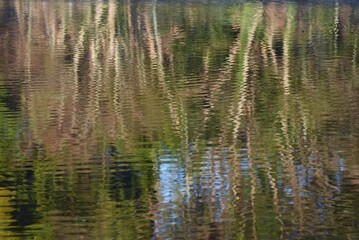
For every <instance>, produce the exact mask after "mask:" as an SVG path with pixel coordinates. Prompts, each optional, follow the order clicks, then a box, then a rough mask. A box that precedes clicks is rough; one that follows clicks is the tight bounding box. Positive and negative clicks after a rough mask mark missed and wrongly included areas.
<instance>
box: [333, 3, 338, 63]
mask: <svg viewBox="0 0 359 240" xmlns="http://www.w3.org/2000/svg"><path fill="white" fill-rule="evenodd" d="M338 37H339V1H338V0H335V15H334V56H337V53H338Z"/></svg>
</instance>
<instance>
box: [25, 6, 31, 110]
mask: <svg viewBox="0 0 359 240" xmlns="http://www.w3.org/2000/svg"><path fill="white" fill-rule="evenodd" d="M27 5H28V9H27V11H28V19H27V36H26V46H25V48H26V49H25V51H26V56H25V83H26V87H27V89H28V90H27V91H26V92H27V93H28V96H26V97H25V98H26V99H25V101H26V102H31V100H32V83H31V75H32V74H31V49H32V48H31V45H32V1H28V2H27ZM29 114H30V113H29Z"/></svg>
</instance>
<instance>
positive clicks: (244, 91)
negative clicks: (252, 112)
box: [231, 6, 263, 145]
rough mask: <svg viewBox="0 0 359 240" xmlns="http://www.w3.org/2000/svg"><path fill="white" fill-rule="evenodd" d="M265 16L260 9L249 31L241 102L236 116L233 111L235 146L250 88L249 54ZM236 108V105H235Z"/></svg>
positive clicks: (241, 87)
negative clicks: (259, 25) (259, 24)
mask: <svg viewBox="0 0 359 240" xmlns="http://www.w3.org/2000/svg"><path fill="white" fill-rule="evenodd" d="M262 14H263V6H261V7H259V8H258V10H257V12H256V14H255V16H254V20H253V23H252V27H251V29H250V30H249V33H248V42H247V45H246V48H245V52H244V59H243V74H242V76H240V77H241V78H242V79H241V80H242V81H241V83H240V87H239V93H238V94H239V96H240V99H239V101H238V102H237V103H236V104H238V106H237V109H236V112H235V114H234V109H233V108H232V109H231V112H232V114H231V115H232V116H233V115H234V119H233V122H234V123H235V126H234V129H233V145H236V143H237V138H238V133H239V129H240V125H241V117H242V116H243V112H244V104H245V101H246V99H247V96H246V94H247V88H248V82H247V81H248V71H249V69H250V66H249V57H250V56H249V54H250V51H251V49H252V44H253V39H254V35H255V32H256V29H257V25H258V23H259V21H260V19H261V17H262ZM233 107H234V105H233Z"/></svg>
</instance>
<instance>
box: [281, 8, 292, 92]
mask: <svg viewBox="0 0 359 240" xmlns="http://www.w3.org/2000/svg"><path fill="white" fill-rule="evenodd" d="M288 8H289V9H287V19H286V28H285V32H284V39H283V55H284V56H283V87H284V95H285V96H287V95H289V94H290V83H289V78H290V75H289V58H290V46H289V45H290V43H291V39H290V37H291V36H292V26H293V22H294V16H292V11H293V9H292V8H293V6H292V5H288Z"/></svg>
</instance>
